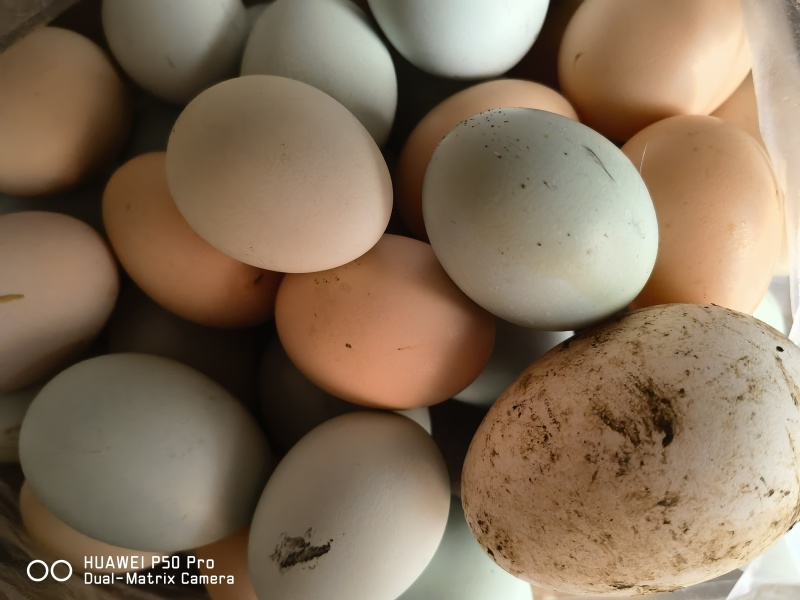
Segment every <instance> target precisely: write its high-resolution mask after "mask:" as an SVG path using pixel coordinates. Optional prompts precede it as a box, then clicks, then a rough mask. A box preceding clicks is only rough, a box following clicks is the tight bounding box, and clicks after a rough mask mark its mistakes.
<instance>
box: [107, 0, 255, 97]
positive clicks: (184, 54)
mask: <svg viewBox="0 0 800 600" xmlns="http://www.w3.org/2000/svg"><path fill="white" fill-rule="evenodd" d="M102 14H103V32H104V33H105V36H106V40H107V41H108V45H109V47H110V48H111V52H112V53H113V54H114V58H116V59H117V61H118V62H119V64H120V65H121V66H122V68H123V69H124V70H125V72H126V73H127V74H128V75H129V76H130V77H131V79H133V80H134V81H135V82H136V83H138V84H139V85H140V86H142V87H143V88H144V89H145V90H146V91H148V92H150V93H151V94H153V95H154V96H156V97H157V98H159V99H160V100H164V101H165V102H170V103H173V104H186V103H187V102H189V101H190V100H191V99H192V98H194V97H195V96H196V95H197V94H199V93H200V92H202V91H203V90H204V89H206V88H208V87H210V86H211V85H213V84H215V83H217V82H219V81H222V80H223V79H226V78H228V77H232V76H233V75H235V73H236V66H237V64H238V62H239V60H240V58H241V52H242V47H243V44H244V37H245V34H246V32H247V16H246V11H245V8H244V6H243V5H242V2H241V0H104V1H103V13H102Z"/></svg>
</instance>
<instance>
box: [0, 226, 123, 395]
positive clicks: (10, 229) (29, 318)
mask: <svg viewBox="0 0 800 600" xmlns="http://www.w3.org/2000/svg"><path fill="white" fill-rule="evenodd" d="M118 291H119V277H118V274H117V267H116V264H115V262H114V257H113V256H112V254H111V251H110V250H109V248H108V246H107V245H106V243H105V242H104V241H103V238H101V237H100V235H99V234H98V233H97V232H96V231H95V230H94V229H92V228H91V227H89V226H88V225H86V224H85V223H82V222H81V221H78V220H77V219H74V218H73V217H68V216H66V215H61V214H56V213H46V212H20V213H12V214H8V215H2V216H0V393H4V392H10V391H13V390H18V389H21V388H24V387H27V386H29V385H31V384H33V383H35V382H37V381H41V380H43V379H47V378H48V377H52V376H53V375H55V374H56V373H57V372H58V371H59V370H61V369H63V368H64V367H66V366H68V365H69V364H70V362H72V361H74V360H77V358H78V357H79V356H80V354H81V352H83V350H84V349H86V348H87V347H88V346H89V344H91V342H92V340H93V339H94V338H95V336H97V334H98V333H100V330H101V329H102V328H103V326H104V325H105V324H106V321H107V320H108V318H109V316H110V315H111V311H112V310H113V308H114V302H115V301H116V299H117V293H118Z"/></svg>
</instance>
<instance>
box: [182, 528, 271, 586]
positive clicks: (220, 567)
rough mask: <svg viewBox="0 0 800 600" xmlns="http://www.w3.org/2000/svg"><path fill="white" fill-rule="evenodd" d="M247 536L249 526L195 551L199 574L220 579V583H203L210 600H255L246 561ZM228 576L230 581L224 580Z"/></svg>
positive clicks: (248, 534)
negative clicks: (231, 581) (232, 581)
mask: <svg viewBox="0 0 800 600" xmlns="http://www.w3.org/2000/svg"><path fill="white" fill-rule="evenodd" d="M249 536H250V527H249V526H248V527H245V528H243V529H240V530H239V531H237V532H236V533H234V534H233V535H230V536H228V537H226V538H224V539H222V540H220V541H219V542H217V543H215V544H210V545H208V546H204V547H202V548H198V549H197V550H195V552H194V555H195V556H196V557H197V559H198V561H197V562H198V564H199V567H200V574H201V575H206V576H209V577H213V576H214V575H216V576H218V577H220V578H221V579H220V580H218V581H219V583H207V584H205V586H206V591H207V592H208V595H209V596H210V597H211V600H257V596H256V592H255V590H254V589H253V582H252V581H251V580H250V568H249V567H248V563H247V542H248V538H249ZM201 561H202V562H201ZM228 576H231V577H233V580H234V583H233V584H230V583H228V582H227V577H228Z"/></svg>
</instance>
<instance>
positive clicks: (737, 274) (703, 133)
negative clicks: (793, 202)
mask: <svg viewBox="0 0 800 600" xmlns="http://www.w3.org/2000/svg"><path fill="white" fill-rule="evenodd" d="M622 151H623V152H624V153H625V155H626V156H627V157H628V158H629V159H630V160H631V161H632V162H633V164H634V165H636V166H637V168H638V169H639V171H640V173H641V176H642V178H643V179H644V182H645V183H646V184H647V188H648V190H649V191H650V195H651V197H652V199H653V204H654V206H655V209H656V216H657V218H658V229H659V247H658V258H657V259H656V264H655V267H654V268H653V273H652V275H651V276H650V279H649V280H648V282H647V285H645V287H644V289H643V290H642V291H641V293H640V294H639V295H638V296H637V298H636V299H635V300H634V302H633V303H632V306H633V307H635V308H641V307H643V306H651V305H655V304H666V303H669V302H696V303H704V302H711V303H714V304H719V305H721V306H726V307H728V308H732V309H734V310H739V311H742V312H747V313H751V314H752V312H753V311H754V310H755V309H756V307H757V306H758V303H759V302H760V301H761V298H763V297H764V294H765V293H766V291H767V288H768V287H769V284H770V281H771V279H772V273H773V270H774V266H775V264H776V262H777V259H778V256H779V253H780V250H781V242H782V240H783V227H784V220H783V205H782V199H781V194H780V191H779V189H778V186H777V181H776V179H775V176H774V175H773V171H772V167H771V165H770V162H769V159H768V157H767V155H766V153H765V152H764V151H763V149H762V148H761V147H760V146H759V145H758V143H757V142H756V141H755V140H754V139H753V138H752V137H751V136H750V135H748V134H747V133H745V132H744V131H742V130H741V129H739V128H738V127H735V126H733V125H729V124H727V123H725V122H724V121H721V120H719V119H716V118H714V117H703V116H679V117H671V118H669V119H665V120H663V121H659V122H658V123H655V124H653V125H651V126H649V127H647V128H646V129H644V130H642V131H640V132H639V133H638V134H636V135H635V136H634V137H633V138H631V139H630V140H629V141H628V142H627V143H626V144H625V145H624V146H623V148H622Z"/></svg>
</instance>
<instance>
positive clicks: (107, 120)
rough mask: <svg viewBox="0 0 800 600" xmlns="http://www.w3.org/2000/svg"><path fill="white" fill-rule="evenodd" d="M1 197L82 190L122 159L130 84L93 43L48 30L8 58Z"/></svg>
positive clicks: (0, 109) (4, 58) (4, 62)
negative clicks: (115, 160)
mask: <svg viewBox="0 0 800 600" xmlns="http://www.w3.org/2000/svg"><path fill="white" fill-rule="evenodd" d="M0 81H2V82H3V93H2V95H0V131H2V132H3V135H2V139H0V192H2V193H6V194H10V195H14V196H39V195H43V194H52V193H56V192H60V191H64V190H67V189H70V188H72V187H75V186H76V185H78V184H80V183H83V182H84V181H87V180H88V179H89V178H91V177H92V176H93V175H96V174H97V173H98V172H99V171H100V170H101V169H102V168H103V167H105V166H107V164H108V163H109V162H110V161H111V160H112V159H113V158H114V157H115V156H116V154H117V153H118V152H119V151H120V150H121V149H122V145H123V144H124V143H125V140H126V138H127V135H128V132H129V130H130V120H131V114H130V106H129V104H128V97H127V93H126V90H125V86H124V85H123V83H122V80H121V79H120V77H119V76H118V75H117V72H116V70H115V69H114V66H113V65H112V63H111V60H110V59H109V58H108V56H106V54H105V53H104V52H103V51H102V50H101V49H100V48H99V47H98V46H97V44H95V43H94V42H92V41H91V40H89V39H87V38H85V37H83V36H82V35H79V34H77V33H75V32H72V31H67V30H66V29H61V28H58V27H43V28H40V29H37V30H36V31H33V32H32V33H30V34H29V35H27V36H25V37H24V38H23V39H21V40H20V41H19V42H18V43H16V44H14V46H13V47H11V48H9V49H8V50H6V51H5V52H3V53H2V54H0Z"/></svg>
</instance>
